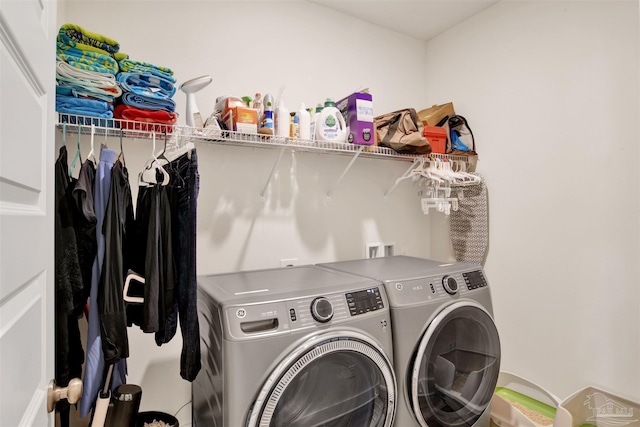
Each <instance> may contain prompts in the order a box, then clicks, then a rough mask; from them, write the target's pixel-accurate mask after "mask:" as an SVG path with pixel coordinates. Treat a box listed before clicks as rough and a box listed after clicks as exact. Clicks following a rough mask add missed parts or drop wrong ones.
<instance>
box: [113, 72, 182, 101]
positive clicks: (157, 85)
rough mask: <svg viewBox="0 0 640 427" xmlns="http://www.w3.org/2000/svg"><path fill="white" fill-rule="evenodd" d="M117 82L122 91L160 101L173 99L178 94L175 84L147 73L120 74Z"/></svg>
mask: <svg viewBox="0 0 640 427" xmlns="http://www.w3.org/2000/svg"><path fill="white" fill-rule="evenodd" d="M116 80H117V81H118V82H119V83H120V86H121V87H122V90H124V91H127V92H133V93H137V94H138V95H144V96H149V97H152V98H158V99H168V98H171V97H172V96H173V95H174V94H175V93H176V87H175V86H174V85H173V82H171V81H169V80H166V79H164V78H162V77H158V76H154V75H152V74H147V73H118V75H117V76H116Z"/></svg>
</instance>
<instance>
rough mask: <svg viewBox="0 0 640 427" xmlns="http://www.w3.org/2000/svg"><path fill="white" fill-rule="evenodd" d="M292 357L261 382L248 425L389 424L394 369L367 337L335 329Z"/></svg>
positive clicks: (335, 426)
mask: <svg viewBox="0 0 640 427" xmlns="http://www.w3.org/2000/svg"><path fill="white" fill-rule="evenodd" d="M289 356H290V357H287V358H286V360H285V361H283V362H282V363H281V364H280V365H279V366H278V367H277V368H276V369H275V370H274V372H273V373H272V375H271V376H270V378H269V379H268V380H267V381H266V383H265V385H264V386H263V388H262V390H261V392H260V394H259V396H258V399H257V400H256V402H255V404H254V405H253V408H252V411H251V413H250V414H249V418H248V421H247V426H248V427H312V426H319V427H320V426H322V427H389V426H391V423H392V421H393V416H394V414H395V395H396V382H395V377H394V374H393V367H392V366H391V364H390V362H389V360H388V358H387V357H386V356H385V355H384V353H383V352H382V350H381V349H380V347H378V346H377V345H376V344H375V343H374V342H373V341H371V340H370V339H369V338H367V337H366V336H364V335H361V334H359V333H355V332H350V331H349V332H342V333H341V332H331V333H327V334H323V335H321V336H319V337H316V338H313V339H312V340H309V341H307V342H305V343H304V345H303V346H301V347H300V348H299V349H298V350H297V351H295V352H294V353H292V354H290V355H289Z"/></svg>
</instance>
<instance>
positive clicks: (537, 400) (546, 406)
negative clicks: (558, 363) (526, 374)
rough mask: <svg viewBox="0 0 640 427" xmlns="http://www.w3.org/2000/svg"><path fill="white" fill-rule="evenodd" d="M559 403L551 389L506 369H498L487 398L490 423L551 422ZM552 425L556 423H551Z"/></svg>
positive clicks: (523, 426) (531, 425)
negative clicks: (491, 390)
mask: <svg viewBox="0 0 640 427" xmlns="http://www.w3.org/2000/svg"><path fill="white" fill-rule="evenodd" d="M559 403H560V399H558V398H557V397H556V396H555V395H553V394H552V393H550V392H548V391H546V390H545V389H543V388H542V387H540V386H539V385H537V384H535V383H533V382H531V381H529V380H526V379H524V378H522V377H519V376H518V375H515V374H512V373H510V372H500V375H499V376H498V383H497V385H496V391H495V393H494V395H493V399H492V400H491V416H490V424H491V427H496V426H499V427H545V426H551V425H553V420H554V417H555V415H556V408H557V407H558V405H559ZM554 427H556V426H554Z"/></svg>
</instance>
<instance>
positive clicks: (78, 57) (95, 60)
mask: <svg viewBox="0 0 640 427" xmlns="http://www.w3.org/2000/svg"><path fill="white" fill-rule="evenodd" d="M56 54H57V56H58V58H60V59H62V60H63V61H65V62H66V63H68V64H70V65H73V66H74V67H76V68H80V69H82V70H89V71H96V72H98V73H108V74H113V75H115V74H116V73H117V72H118V62H117V61H116V60H115V59H113V58H112V57H111V56H109V55H103V54H101V53H98V52H93V51H88V50H80V49H76V48H75V47H71V46H69V45H66V44H64V43H60V42H58V43H57V44H56Z"/></svg>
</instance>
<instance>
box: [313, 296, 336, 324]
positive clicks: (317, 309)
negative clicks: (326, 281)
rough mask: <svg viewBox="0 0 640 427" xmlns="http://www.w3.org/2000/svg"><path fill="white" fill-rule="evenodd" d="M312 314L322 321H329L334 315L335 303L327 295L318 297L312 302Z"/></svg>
mask: <svg viewBox="0 0 640 427" xmlns="http://www.w3.org/2000/svg"><path fill="white" fill-rule="evenodd" d="M311 315H312V316H313V318H314V319H316V320H317V321H318V322H320V323H327V322H328V321H329V320H331V318H332V317H333V305H332V304H331V302H330V301H329V300H328V299H326V298H325V297H318V298H316V299H314V300H313V301H312V302H311Z"/></svg>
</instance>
